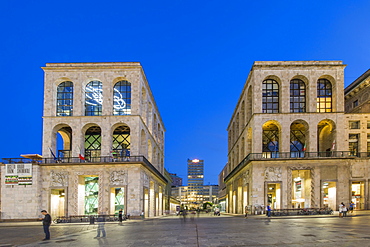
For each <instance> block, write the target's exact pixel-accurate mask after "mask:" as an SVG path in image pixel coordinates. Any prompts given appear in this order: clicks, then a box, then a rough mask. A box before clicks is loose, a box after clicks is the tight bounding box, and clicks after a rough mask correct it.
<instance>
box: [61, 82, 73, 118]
mask: <svg viewBox="0 0 370 247" xmlns="http://www.w3.org/2000/svg"><path fill="white" fill-rule="evenodd" d="M72 110H73V83H72V82H71V81H65V82H62V83H60V84H59V85H58V88H57V116H72Z"/></svg>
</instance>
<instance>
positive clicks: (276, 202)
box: [267, 183, 281, 209]
mask: <svg viewBox="0 0 370 247" xmlns="http://www.w3.org/2000/svg"><path fill="white" fill-rule="evenodd" d="M280 187H281V186H280V183H268V184H267V205H268V204H270V206H271V209H280V208H281V188H280Z"/></svg>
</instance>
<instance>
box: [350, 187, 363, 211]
mask: <svg viewBox="0 0 370 247" xmlns="http://www.w3.org/2000/svg"><path fill="white" fill-rule="evenodd" d="M351 187H352V191H351V193H352V202H353V203H354V204H355V207H354V208H355V209H365V194H364V182H352V186H351Z"/></svg>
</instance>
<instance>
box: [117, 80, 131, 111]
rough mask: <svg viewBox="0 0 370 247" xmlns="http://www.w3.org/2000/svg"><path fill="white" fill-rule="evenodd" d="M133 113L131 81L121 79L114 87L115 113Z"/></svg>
mask: <svg viewBox="0 0 370 247" xmlns="http://www.w3.org/2000/svg"><path fill="white" fill-rule="evenodd" d="M130 114H131V83H130V82H128V81H119V82H117V83H116V85H114V89H113V115H130Z"/></svg>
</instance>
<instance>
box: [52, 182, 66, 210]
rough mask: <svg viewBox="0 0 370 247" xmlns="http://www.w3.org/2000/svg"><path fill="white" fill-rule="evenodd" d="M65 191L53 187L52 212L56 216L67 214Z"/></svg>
mask: <svg viewBox="0 0 370 247" xmlns="http://www.w3.org/2000/svg"><path fill="white" fill-rule="evenodd" d="M65 198H66V197H65V192H64V189H51V194H50V214H51V215H52V216H54V217H60V216H66V215H65V208H66V207H65V202H66V201H65Z"/></svg>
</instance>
